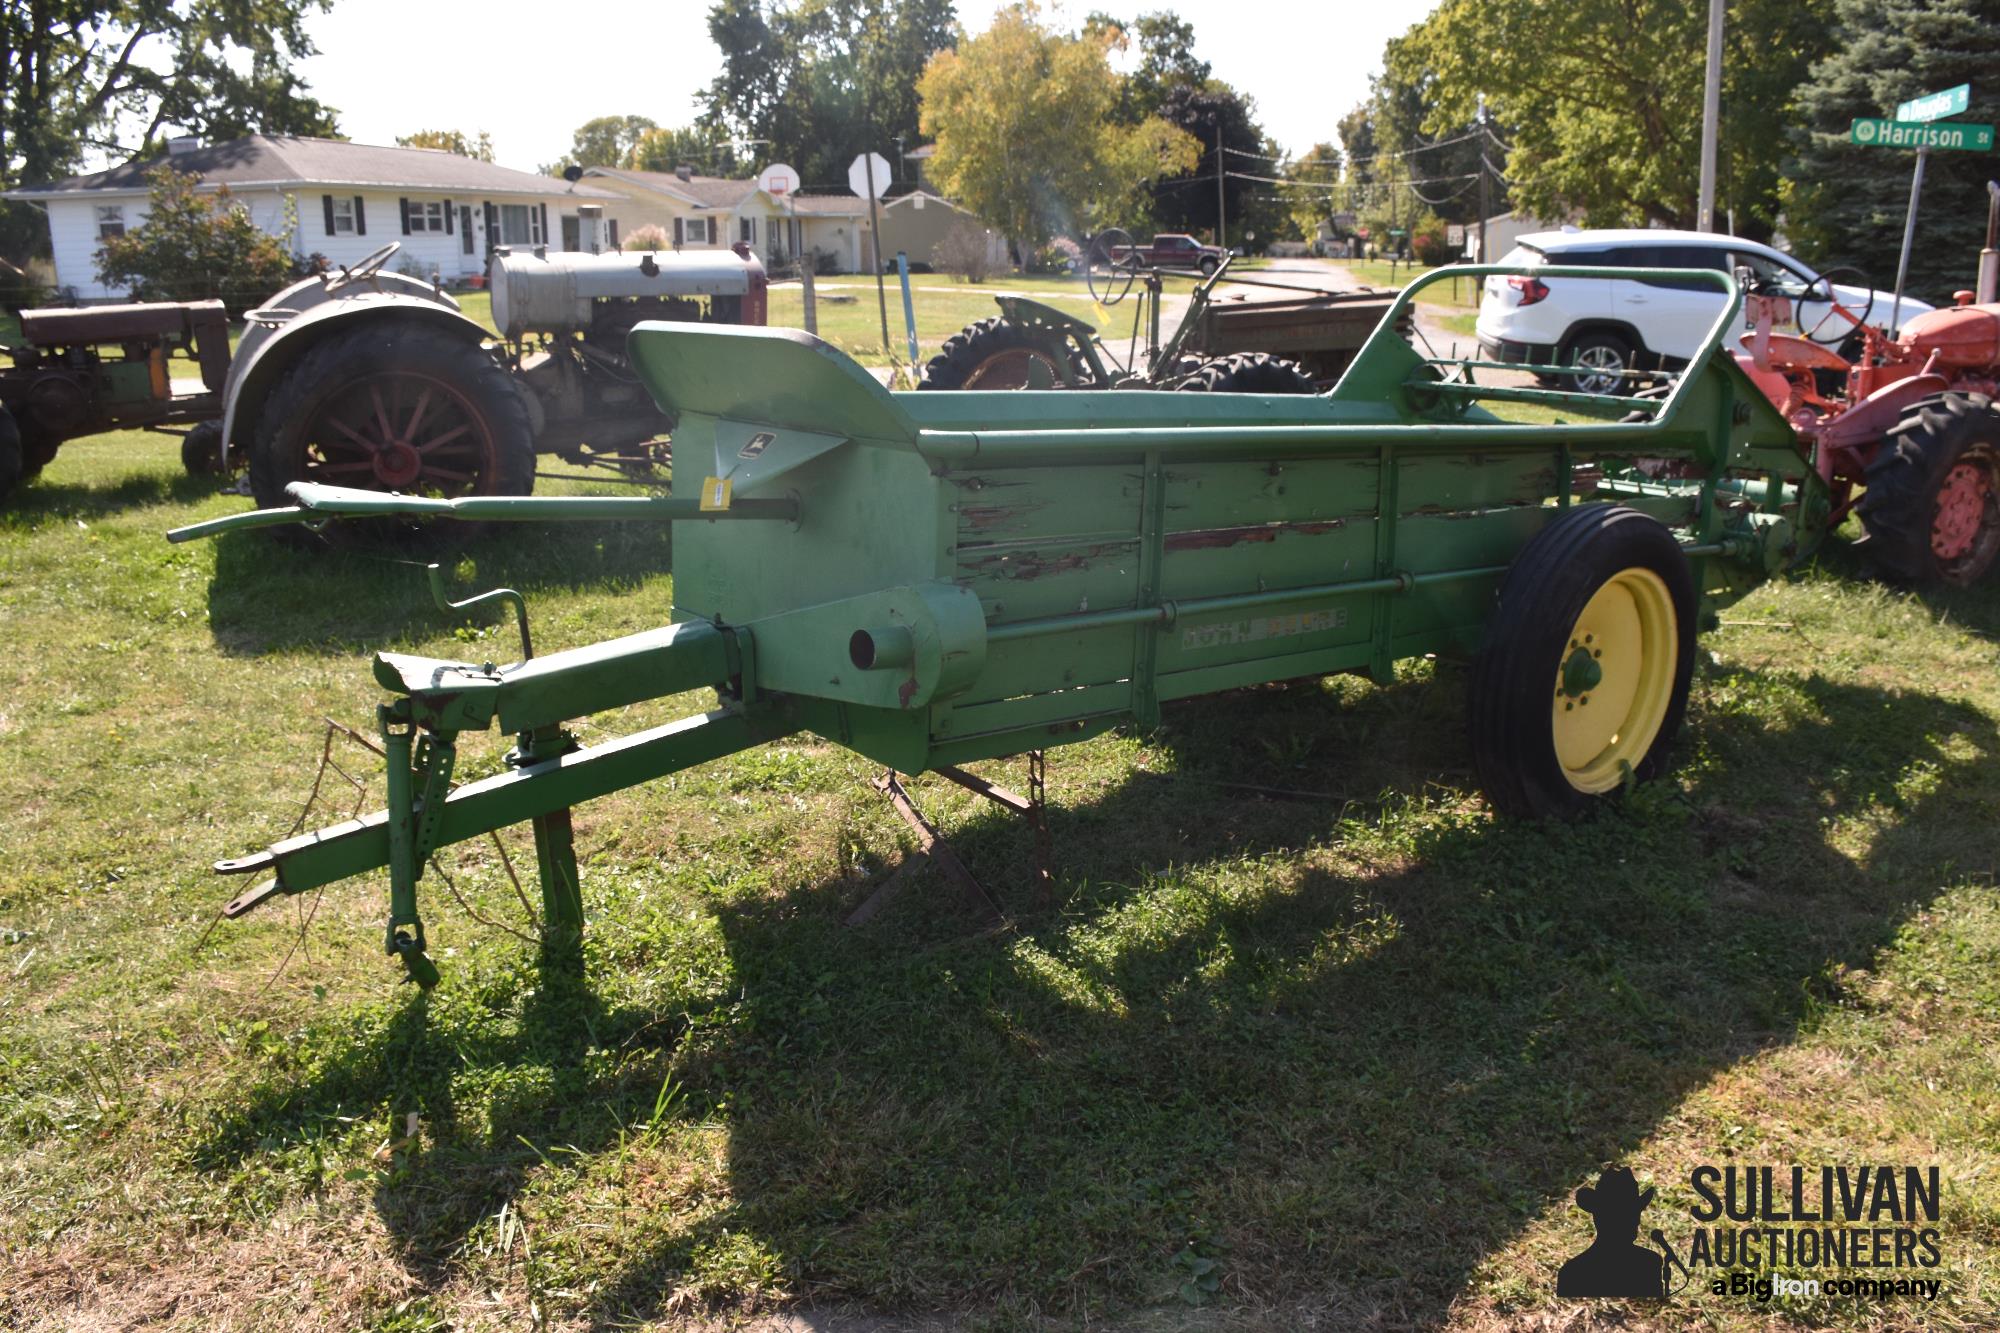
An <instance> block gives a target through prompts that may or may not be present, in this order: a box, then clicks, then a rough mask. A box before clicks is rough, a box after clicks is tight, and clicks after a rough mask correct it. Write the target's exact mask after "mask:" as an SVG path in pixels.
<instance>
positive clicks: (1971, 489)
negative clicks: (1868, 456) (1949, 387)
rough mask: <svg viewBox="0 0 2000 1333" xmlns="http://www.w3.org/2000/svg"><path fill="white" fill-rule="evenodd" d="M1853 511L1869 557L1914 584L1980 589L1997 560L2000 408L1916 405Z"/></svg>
mask: <svg viewBox="0 0 2000 1333" xmlns="http://www.w3.org/2000/svg"><path fill="white" fill-rule="evenodd" d="M1866 476H1867V489H1866V490H1865V491H1864V492H1863V493H1862V496H1861V501H1860V503H1859V504H1857V505H1856V506H1855V509H1856V511H1857V512H1858V513H1859V514H1860V515H1861V522H1862V526H1863V527H1864V528H1866V530H1867V532H1868V547H1867V549H1868V552H1869V554H1870V555H1871V556H1872V557H1873V558H1874V560H1875V562H1876V564H1878V565H1880V566H1881V567H1882V568H1883V570H1885V571H1886V572H1887V573H1889V574H1890V575H1892V576H1894V577H1896V578H1899V579H1905V580H1908V581H1910V582H1913V583H1929V582H1942V583H1957V584H1966V583H1973V582H1976V581H1977V580H1978V579H1979V578H1980V577H1981V576H1982V575H1984V574H1985V573H1986V571H1987V570H1988V569H1990V568H1992V566H1993V562H1994V559H1995V557H1996V556H2000V408H1996V407H1995V405H1994V402H1993V400H1992V399H1991V398H1988V397H1987V396H1986V395H1984V394H1961V393H1945V394H1939V395H1937V396H1936V397H1933V398H1926V399H1924V400H1923V401H1922V402H1920V403H1918V404H1917V405H1916V406H1915V407H1913V408H1912V409H1911V410H1910V411H1909V412H1908V413H1906V414H1905V415H1904V417H1903V419H1902V420H1901V421H1900V422H1898V423H1897V424H1896V428H1895V429H1894V430H1892V431H1890V432H1889V435H1888V437H1887V438H1886V439H1884V440H1883V441H1882V445H1881V447H1880V448H1879V449H1877V450H1876V452H1875V457H1874V459H1873V460H1872V461H1871V462H1870V463H1869V464H1868V469H1867V474H1866Z"/></svg>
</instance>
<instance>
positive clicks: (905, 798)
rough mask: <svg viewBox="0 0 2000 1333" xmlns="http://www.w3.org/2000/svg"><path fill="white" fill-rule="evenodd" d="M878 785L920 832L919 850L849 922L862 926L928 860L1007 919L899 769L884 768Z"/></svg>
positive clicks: (982, 906) (974, 900)
mask: <svg viewBox="0 0 2000 1333" xmlns="http://www.w3.org/2000/svg"><path fill="white" fill-rule="evenodd" d="M874 786H875V790H876V791H879V792H881V793H882V794H883V795H884V796H887V797H888V798H889V804H891V805H893V806H895V807H896V813H897V814H899V815H901V816H902V817H903V822H904V823H905V824H908V825H909V826H910V828H911V829H912V830H913V831H914V832H915V833H916V835H917V846H918V852H917V856H916V857H913V858H912V859H911V860H910V861H906V862H905V863H904V864H903V866H902V867H900V868H898V869H897V870H896V871H895V873H893V874H891V875H890V876H889V878H888V879H886V880H884V881H883V882H882V886H881V887H880V888H878V889H876V890H875V892H874V893H872V894H870V895H868V898H867V899H866V901H864V902H863V903H862V904H861V906H859V907H857V908H855V909H854V911H853V913H852V914H851V915H850V916H849V917H848V918H847V924H848V925H850V926H858V925H861V924H862V923H863V922H865V921H867V920H868V919H869V918H870V917H872V916H874V915H875V914H876V913H877V912H879V911H881V910H882V909H883V908H884V907H885V906H887V905H888V903H889V900H890V899H892V898H894V897H895V896H896V894H897V893H898V892H900V891H901V889H902V887H903V879H904V871H905V870H908V869H911V868H913V867H914V866H915V865H917V864H920V863H921V861H922V860H926V859H928V860H932V861H935V862H937V864H938V867H939V868H940V869H941V870H943V871H944V872H945V874H946V875H947V876H949V877H950V878H951V880H952V882H953V883H955V884H957V885H958V887H959V890H960V891H961V892H962V893H963V894H964V895H965V899H966V901H967V902H969V903H971V904H972V905H973V906H974V907H976V908H978V909H979V910H980V911H981V912H983V913H985V914H986V915H987V916H990V917H992V918H993V919H994V920H996V921H1002V922H1004V921H1005V920H1006V915H1005V914H1004V913H1003V912H1001V910H1000V909H999V908H998V907H997V906H995V905H994V902H993V900H992V899H991V898H989V897H987V895H986V890H985V888H983V887H982V886H981V885H980V883H979V880H978V879H977V878H976V877H975V876H974V875H973V873H972V872H971V871H970V870H967V869H966V868H965V862H963V861H961V860H959V859H958V853H956V852H954V851H952V849H951V845H950V844H949V843H947V842H946V841H945V840H944V835H943V834H941V833H939V832H938V831H937V826H936V825H934V824H932V823H931V821H930V820H928V819H926V818H924V813H923V811H921V810H919V809H917V807H916V803H915V802H914V801H912V800H911V799H910V793H909V792H907V791H905V790H904V789H903V784H902V783H901V782H900V781H899V780H898V779H897V777H896V770H895V769H893V768H889V769H884V770H883V771H882V776H881V777H879V778H877V779H875V783H874ZM1015 799H1017V800H1018V799H1019V798H1018V797H1016V798H1015Z"/></svg>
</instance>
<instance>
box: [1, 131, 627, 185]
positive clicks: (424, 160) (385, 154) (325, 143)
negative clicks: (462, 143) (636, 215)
mask: <svg viewBox="0 0 2000 1333" xmlns="http://www.w3.org/2000/svg"><path fill="white" fill-rule="evenodd" d="M162 165H165V166H171V167H173V168H174V169H175V170H176V171H184V172H187V173H189V174H191V175H195V176H199V177H201V179H202V183H203V184H206V185H227V186H229V187H230V188H231V189H244V188H248V187H251V186H300V185H340V186H361V187H367V186H375V187H380V188H384V189H392V190H434V191H441V192H444V191H448V192H451V193H457V194H481V193H484V194H546V195H570V194H574V195H580V196H582V197H584V198H588V199H615V198H617V197H618V196H616V195H614V194H611V193H609V192H608V191H605V190H598V189H593V188H591V187H590V186H587V185H577V186H571V185H570V183H569V182H568V181H562V180H557V179H556V178H555V177H553V176H537V175H535V174H534V173H532V172H527V171H515V170H514V169H513V168H511V167H502V166H496V165H495V164H493V163H491V162H481V161H478V160H477V159H475V158H470V157H460V156H459V155H458V154H457V153H446V152H442V151H440V150H438V149H435V148H383V147H381V146H379V145H376V144H365V143H348V142H346V141H345V140H341V139H303V138H298V137H295V136H290V135H267V134H252V135H249V136H247V137H245V138H241V139H231V140H229V141H228V142H226V143H218V144H209V145H207V146H206V147H201V148H192V149H189V150H187V151H185V152H180V153H173V154H169V155H167V156H164V157H155V158H149V159H148V160H146V161H144V162H127V163H125V164H124V165H123V166H117V167H112V168H111V169H109V170H108V171H98V172H93V173H91V174H90V175H87V176H71V177H69V178H67V179H65V180H59V181H51V182H49V183H48V184H46V185H31V186H26V187H23V188H21V189H17V190H9V191H8V192H7V194H6V196H5V197H6V198H9V199H35V198H46V197H48V196H51V195H66V194H87V193H91V192H93V191H108V190H116V191H142V190H144V189H146V188H147V181H146V173H147V172H149V171H151V170H153V168H155V167H158V166H162Z"/></svg>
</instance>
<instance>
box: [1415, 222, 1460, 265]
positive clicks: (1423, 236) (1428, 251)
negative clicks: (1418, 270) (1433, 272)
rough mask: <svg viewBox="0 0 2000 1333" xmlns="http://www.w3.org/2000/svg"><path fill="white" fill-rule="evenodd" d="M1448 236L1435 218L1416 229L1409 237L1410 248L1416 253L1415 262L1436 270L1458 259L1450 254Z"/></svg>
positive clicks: (1442, 224)
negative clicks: (1441, 265)
mask: <svg viewBox="0 0 2000 1333" xmlns="http://www.w3.org/2000/svg"><path fill="white" fill-rule="evenodd" d="M1448 236H1449V233H1447V232H1446V231H1445V226H1444V223H1442V222H1440V221H1439V220H1438V219H1436V218H1432V219H1431V220H1430V221H1429V222H1426V223H1424V224H1423V225H1422V226H1420V227H1418V228H1417V230H1416V233H1415V234H1414V235H1412V236H1411V237H1410V248H1411V249H1412V250H1414V251H1416V254H1417V262H1419V263H1421V264H1423V265H1424V266H1425V267H1427V268H1436V267H1437V266H1438V265H1439V264H1449V263H1451V261H1452V260H1454V259H1456V258H1458V256H1457V255H1455V254H1453V253H1452V249H1451V241H1450V240H1449V239H1448Z"/></svg>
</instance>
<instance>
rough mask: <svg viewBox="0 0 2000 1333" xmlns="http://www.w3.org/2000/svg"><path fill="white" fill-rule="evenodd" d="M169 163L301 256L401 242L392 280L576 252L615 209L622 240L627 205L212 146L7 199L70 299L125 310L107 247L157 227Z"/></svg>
mask: <svg viewBox="0 0 2000 1333" xmlns="http://www.w3.org/2000/svg"><path fill="white" fill-rule="evenodd" d="M162 163H165V164H167V165H170V166H172V167H174V168H175V169H176V170H178V171H184V172H187V173H189V174H192V175H195V176H198V177H200V178H201V183H202V184H201V188H202V189H204V190H217V189H220V188H221V187H223V186H227V187H228V188H229V192H230V194H231V196H232V197H234V198H235V199H236V200H237V201H238V202H240V203H241V204H242V205H243V206H244V207H246V208H248V209H249V210H250V216H251V217H252V218H253V219H255V220H256V222H257V225H258V226H260V227H262V228H263V229H264V230H265V231H268V232H270V233H271V234H272V235H274V236H277V237H279V238H281V239H283V240H285V241H286V243H287V245H288V246H289V247H290V249H291V250H292V251H293V253H295V254H297V255H300V256H306V255H312V254H322V255H325V256H326V257H327V258H328V259H329V260H331V261H332V262H334V263H336V264H350V263H353V262H354V261H355V260H357V259H360V258H361V257H362V256H363V255H365V254H367V253H368V252H369V251H371V250H374V249H376V248H377V247H379V246H382V245H384V244H386V243H387V242H389V241H398V242H401V244H402V247H403V249H402V252H401V253H399V254H398V255H397V257H396V258H395V259H394V260H392V261H391V266H392V267H400V266H402V265H403V264H405V263H406V262H414V263H415V264H417V265H420V266H421V267H422V269H423V271H424V272H425V273H426V274H429V273H431V272H433V271H434V272H436V273H437V274H438V275H439V276H440V277H442V278H444V279H446V280H451V279H454V278H460V277H470V276H472V275H474V274H479V273H484V272H485V271H486V256H487V252H488V250H489V249H490V248H491V247H493V246H496V245H542V244H546V245H548V246H549V248H551V249H577V248H579V247H578V237H579V236H580V235H582V234H584V233H583V232H582V231H581V229H580V228H579V226H578V217H579V214H578V208H579V207H580V206H581V205H585V204H600V205H604V206H605V215H606V222H607V225H609V226H611V227H613V228H615V226H616V223H615V221H614V220H613V218H614V213H613V210H614V208H615V206H616V205H618V204H619V202H620V196H619V195H617V194H614V193H612V192H610V191H607V190H601V189H598V188H595V187H594V186H591V185H589V184H583V183H579V184H576V185H571V184H570V183H569V182H567V181H561V180H557V179H555V178H553V177H550V176H537V175H534V174H533V173H531V172H526V171H514V170H512V169H511V168H508V167H502V166H495V165H494V164H493V163H491V162H479V161H475V160H474V159H472V158H469V157H460V156H458V155H457V154H455V153H445V152H439V151H437V150H434V149H428V148H383V147H378V146H376V145H372V144H358V143H346V142H342V141H340V140H334V139H304V138H294V137H288V136H276V135H262V134H254V135H250V136H248V137H247V138H242V139H233V140H230V141H229V142H227V143H219V144H210V145H207V146H199V145H196V144H194V143H192V142H191V141H180V142H177V143H176V144H175V145H174V150H173V151H171V152H169V153H168V154H167V156H165V157H161V158H154V159H152V160H151V161H146V162H134V163H128V164H126V165H124V166H119V167H113V168H111V169H110V170H108V171H99V172H96V173H93V174H91V175H87V176H72V177H70V178H68V179H67V180H60V181H53V182H51V183H49V184H47V185H36V186H30V187H26V188H23V189H17V190H9V191H7V193H6V195H5V196H4V197H6V198H8V199H16V200H22V201H25V202H28V203H32V204H36V205H38V206H40V207H41V208H42V209H43V210H44V211H45V212H46V213H47V214H48V219H49V241H50V245H51V247H52V250H53V255H54V260H55V270H56V285H57V287H58V288H59V289H73V290H74V292H75V294H76V299H78V300H81V301H112V300H120V299H123V297H124V296H125V292H124V291H123V290H122V289H120V288H114V287H110V286H107V285H105V284H103V283H101V282H99V281H98V280H97V252H98V247H99V246H100V244H101V243H102V240H103V238H104V237H106V236H110V235H115V234H117V233H119V232H123V231H126V230H128V229H130V228H133V227H137V226H138V225H139V224H140V223H141V222H143V221H145V218H146V197H147V182H146V173H147V172H149V171H151V170H152V169H153V168H154V167H157V166H159V165H161V164H162ZM612 234H613V235H615V234H616V232H615V230H614V231H613V233H612Z"/></svg>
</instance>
